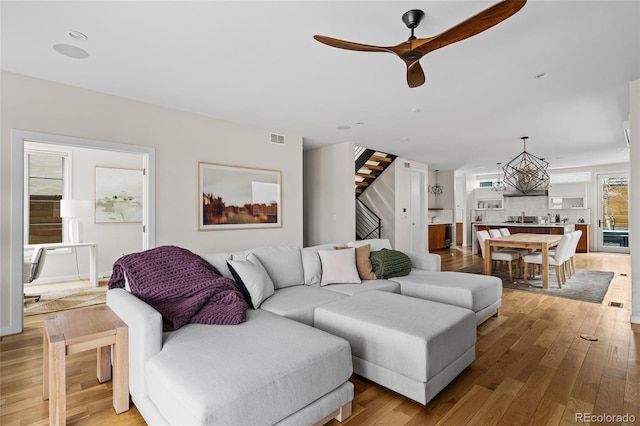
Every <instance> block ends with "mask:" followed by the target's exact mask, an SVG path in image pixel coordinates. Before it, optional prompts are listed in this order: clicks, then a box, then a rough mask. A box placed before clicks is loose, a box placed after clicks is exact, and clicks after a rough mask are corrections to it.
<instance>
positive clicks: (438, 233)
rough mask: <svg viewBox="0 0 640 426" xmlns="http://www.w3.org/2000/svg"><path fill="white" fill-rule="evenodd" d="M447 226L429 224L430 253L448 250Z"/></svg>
mask: <svg viewBox="0 0 640 426" xmlns="http://www.w3.org/2000/svg"><path fill="white" fill-rule="evenodd" d="M447 226H450V225H447V224H443V223H435V224H429V251H435V250H442V249H445V248H448V247H449V245H448V243H447V238H446V237H447Z"/></svg>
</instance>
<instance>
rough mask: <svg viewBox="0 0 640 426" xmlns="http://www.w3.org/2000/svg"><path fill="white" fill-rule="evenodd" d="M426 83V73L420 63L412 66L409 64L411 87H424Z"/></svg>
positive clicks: (408, 71)
mask: <svg viewBox="0 0 640 426" xmlns="http://www.w3.org/2000/svg"><path fill="white" fill-rule="evenodd" d="M424 82H425V77H424V71H423V70H422V66H421V65H420V62H418V61H416V62H414V63H412V64H407V84H408V85H409V87H411V88H414V87H418V86H422V85H423V84H424Z"/></svg>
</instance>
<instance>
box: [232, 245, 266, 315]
mask: <svg viewBox="0 0 640 426" xmlns="http://www.w3.org/2000/svg"><path fill="white" fill-rule="evenodd" d="M227 265H229V271H231V274H232V275H233V279H234V280H235V282H236V284H238V289H239V290H240V292H241V293H242V295H243V296H244V297H245V299H246V300H247V303H248V304H249V305H250V306H251V307H252V308H253V309H258V308H259V307H260V305H261V304H262V302H264V301H265V300H266V299H268V298H269V297H271V296H272V295H273V293H274V286H273V281H272V280H271V278H270V277H269V274H267V271H266V270H265V269H264V266H262V264H261V263H260V261H259V260H258V258H257V257H256V255H254V254H253V253H251V254H249V256H247V257H246V258H245V259H238V260H228V261H227Z"/></svg>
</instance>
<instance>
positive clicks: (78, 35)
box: [67, 30, 89, 40]
mask: <svg viewBox="0 0 640 426" xmlns="http://www.w3.org/2000/svg"><path fill="white" fill-rule="evenodd" d="M67 35H68V36H69V37H71V38H73V39H76V40H88V39H89V37H87V36H86V35H85V34H84V33H81V32H80V31H75V30H69V31H67Z"/></svg>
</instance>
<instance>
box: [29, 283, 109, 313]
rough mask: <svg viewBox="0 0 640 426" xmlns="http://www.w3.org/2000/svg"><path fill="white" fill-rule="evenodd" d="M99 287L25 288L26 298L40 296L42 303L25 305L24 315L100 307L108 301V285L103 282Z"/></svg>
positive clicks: (53, 286)
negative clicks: (93, 306) (92, 306)
mask: <svg viewBox="0 0 640 426" xmlns="http://www.w3.org/2000/svg"><path fill="white" fill-rule="evenodd" d="M99 284H100V286H99V287H93V286H91V284H90V283H88V282H85V283H79V284H70V285H68V286H67V285H65V284H58V285H57V286H56V285H51V284H50V285H47V286H29V287H25V296H26V297H29V296H30V295H36V294H37V295H40V301H39V302H35V303H30V302H27V303H25V304H24V315H25V316H29V315H39V314H47V313H50V312H58V311H66V310H68V309H76V308H82V307H85V306H91V305H100V304H103V303H105V302H106V299H107V283H106V281H101V282H100V283H99Z"/></svg>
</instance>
